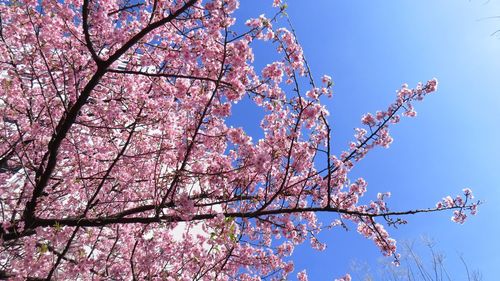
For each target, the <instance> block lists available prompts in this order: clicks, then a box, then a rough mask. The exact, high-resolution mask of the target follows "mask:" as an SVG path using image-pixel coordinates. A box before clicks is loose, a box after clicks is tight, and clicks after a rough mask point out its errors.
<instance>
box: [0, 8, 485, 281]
mask: <svg viewBox="0 0 500 281" xmlns="http://www.w3.org/2000/svg"><path fill="white" fill-rule="evenodd" d="M269 5H271V3H269ZM272 5H273V6H274V7H275V12H276V14H275V15H272V16H271V17H265V16H263V15H262V16H260V17H257V18H254V19H249V20H247V21H246V29H245V30H243V31H241V28H236V27H235V18H234V16H233V12H234V11H235V10H236V9H237V8H238V1H237V0H207V1H201V0H169V1H163V0H146V1H128V0H116V1H111V0H110V1H97V0H82V1H76V0H64V1H55V0H41V1H39V0H20V1H2V2H1V4H0V60H1V61H0V83H1V89H2V90H1V95H0V114H1V117H2V119H1V121H0V139H1V141H0V204H1V205H0V212H1V213H0V214H1V228H0V243H1V248H0V249H1V252H0V276H1V277H2V278H10V279H14V280H16V279H17V280H24V279H28V280H51V279H59V280H70V279H79V280H90V279H98V280H100V279H113V280H122V279H125V280H130V279H132V280H139V279H148V280H150V279H155V280H262V279H273V280H279V279H282V278H287V276H289V275H290V274H291V272H292V271H293V270H294V266H293V262H292V260H291V259H290V257H289V256H290V255H291V254H292V252H293V249H294V247H295V246H296V245H298V244H300V243H303V242H305V241H310V243H311V245H312V247H314V248H316V249H318V250H322V249H324V248H325V245H324V244H323V243H321V242H320V241H319V240H318V239H317V234H318V233H319V232H320V231H322V230H324V229H327V228H332V227H342V226H346V225H349V224H353V225H356V226H357V230H358V232H359V233H360V234H361V235H363V236H365V237H366V238H368V239H371V240H373V242H374V243H375V244H376V246H378V247H379V248H380V250H381V251H382V253H383V254H384V255H387V256H391V255H392V256H394V258H395V259H397V257H398V256H397V253H396V241H395V240H393V239H392V238H391V237H390V236H389V234H388V232H387V230H386V229H385V228H384V225H385V226H386V227H387V226H388V225H389V226H390V225H395V224H400V223H405V221H404V220H403V219H402V217H403V216H404V215H410V214H416V213H424V212H434V211H441V210H451V211H452V212H454V215H453V220H454V221H456V222H459V223H463V222H464V220H465V218H466V215H467V214H469V213H472V214H474V213H475V212H476V206H477V203H478V202H473V201H472V198H473V197H472V193H471V191H470V190H469V189H464V194H463V195H462V196H457V197H455V198H452V197H446V198H445V199H443V200H442V201H440V202H439V203H438V205H437V206H436V207H433V208H429V209H416V210H403V211H392V210H390V209H389V208H388V206H387V205H386V203H385V200H386V198H387V197H389V195H390V194H388V193H381V194H379V196H378V197H377V198H374V199H373V200H371V201H370V200H369V199H368V200H366V199H363V200H361V197H362V196H363V194H364V193H365V191H366V187H367V183H366V181H365V180H364V179H362V178H359V179H352V180H350V179H349V172H350V171H351V169H352V168H353V167H354V165H355V164H356V162H358V161H360V160H361V159H362V158H363V157H364V156H365V155H366V154H367V153H368V152H369V151H370V150H371V149H373V148H375V147H377V146H382V147H388V146H389V145H390V144H391V142H392V138H391V136H390V134H389V126H391V125H393V124H395V123H398V122H399V119H400V115H404V116H410V117H411V116H415V114H416V113H415V110H414V107H413V104H414V102H415V101H418V100H421V99H423V98H424V97H426V96H427V95H429V94H430V93H433V92H434V91H435V90H436V87H437V81H436V80H435V79H431V80H429V81H427V82H426V83H423V84H418V85H416V87H415V88H409V87H408V85H403V86H402V87H401V88H400V89H399V90H398V92H397V96H396V100H395V102H394V103H393V104H391V105H389V107H388V108H387V109H386V110H383V111H378V112H376V113H375V114H366V115H364V116H363V117H362V120H361V122H362V126H361V127H362V128H358V129H356V132H355V138H354V141H353V142H352V143H350V144H349V145H348V147H347V148H346V150H345V152H343V153H341V154H340V155H333V153H332V152H331V151H332V149H331V145H332V133H331V127H330V125H329V118H328V111H327V109H326V108H325V106H324V105H322V103H321V100H323V99H325V98H328V97H330V96H331V95H332V87H333V82H332V80H331V78H330V77H329V76H326V75H325V76H323V77H322V79H321V80H315V79H314V77H313V75H312V74H311V71H310V69H309V66H308V64H307V61H306V60H305V59H304V54H303V52H302V49H301V46H300V44H299V43H298V42H297V40H296V36H295V33H294V31H293V28H290V25H289V22H288V21H287V20H286V19H287V16H286V13H285V9H286V6H285V5H284V4H282V3H281V2H280V1H279V0H274V1H273V3H272ZM237 31H238V32H237ZM256 41H263V42H264V44H269V45H270V46H272V47H273V48H274V49H275V50H276V52H277V54H278V55H279V57H280V59H278V60H276V61H270V62H269V64H268V65H267V66H265V67H264V68H263V69H261V70H260V69H256V68H255V67H254V65H253V60H254V53H253V51H252V44H254V42H256ZM304 80H305V81H307V82H306V83H304V82H303V81H304ZM243 99H246V100H248V101H249V102H251V103H252V104H254V105H255V106H256V107H259V108H260V109H261V110H262V111H263V112H264V113H265V114H264V117H263V119H262V120H261V122H260V126H261V129H262V131H263V135H264V137H262V138H260V139H255V140H254V139H252V137H251V136H250V135H249V134H247V133H246V132H245V130H243V129H242V128H240V127H236V128H234V127H231V126H229V125H228V119H229V118H230V117H231V116H234V115H237V114H242V113H241V112H238V111H237V110H233V107H234V105H235V104H236V103H237V102H238V101H241V100H243ZM466 212H467V213H466ZM318 213H325V214H327V215H326V216H324V217H325V218H329V220H328V221H321V222H320V221H319V220H318V219H317V214H318ZM298 278H299V279H300V280H307V275H306V273H305V272H303V271H301V272H299V273H298ZM349 279H350V277H349V276H346V277H344V278H343V279H342V280H349Z"/></svg>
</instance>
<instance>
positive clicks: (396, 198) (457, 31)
mask: <svg viewBox="0 0 500 281" xmlns="http://www.w3.org/2000/svg"><path fill="white" fill-rule="evenodd" d="M241 2H242V3H241V10H240V11H238V13H237V17H238V20H239V21H240V23H241V21H243V20H244V19H245V18H248V17H256V16H258V15H259V14H261V13H266V14H267V15H271V13H272V10H271V9H270V8H269V7H270V5H271V2H272V1H270V0H269V1H264V0H253V1H249V0H246V1H245V0H243V1H241ZM288 14H289V15H290V17H291V19H292V21H293V24H294V27H295V29H296V32H297V36H298V38H299V40H300V42H301V43H302V46H303V48H304V53H305V55H306V57H307V59H308V61H309V63H310V65H311V68H312V70H313V73H314V74H315V76H316V77H317V79H319V78H320V77H321V75H323V74H329V75H331V76H332V77H333V80H334V82H335V88H334V92H335V95H334V98H333V99H332V100H329V101H327V102H326V103H327V105H328V108H329V110H330V113H331V116H330V120H331V122H332V124H333V130H334V132H333V140H334V141H333V145H334V149H335V151H337V152H338V151H341V150H343V149H345V148H346V145H347V143H348V142H349V141H350V140H351V139H352V135H353V128H355V127H357V126H359V124H360V117H361V115H362V114H364V113H366V112H375V111H376V110H378V109H384V108H386V107H387V105H388V104H389V103H390V102H392V101H393V99H394V96H395V90H396V89H397V88H398V87H399V86H400V85H401V84H402V83H403V82H407V83H409V84H410V86H414V85H415V84H416V83H417V82H418V81H424V82H425V81H426V80H428V79H431V78H433V77H437V78H438V80H439V90H438V92H437V93H436V94H433V95H431V96H428V97H427V98H426V100H424V101H423V102H420V103H418V104H416V109H417V111H418V116H417V118H413V119H409V118H404V119H403V120H402V123H400V124H398V125H397V126H394V127H393V128H392V130H391V132H392V135H393V137H394V139H395V141H394V143H393V144H392V146H391V147H390V148H389V149H376V150H375V151H372V152H371V153H370V154H369V155H368V156H367V157H366V158H365V159H364V160H363V161H362V162H361V163H359V164H358V165H357V167H356V168H355V169H354V171H353V172H352V174H351V178H356V177H358V176H363V177H364V178H365V179H366V180H367V181H368V184H369V185H368V189H369V192H368V194H367V197H368V198H370V196H372V197H373V196H374V195H375V194H376V192H379V191H391V192H392V194H393V196H392V198H391V200H390V201H389V204H390V207H391V208H392V209H393V210H406V209H414V208H419V207H432V206H434V205H435V203H436V202H437V201H439V200H440V199H441V198H442V197H444V196H446V195H456V194H459V193H460V192H461V190H462V188H464V187H470V188H472V190H473V191H474V194H475V196H476V198H477V199H480V200H484V201H485V204H484V205H482V206H481V207H480V209H479V213H478V215H477V216H475V217H472V218H470V219H469V220H468V221H467V222H466V224H465V225H457V224H455V223H452V222H451V221H450V217H451V214H450V213H439V214H437V213H435V214H426V215H418V216H412V217H407V219H408V221H409V224H408V225H406V226H402V227H400V228H399V229H397V230H394V229H391V230H390V232H391V233H392V235H393V237H395V238H397V239H400V240H404V239H418V238H419V237H420V235H427V236H429V237H432V238H433V239H434V240H436V241H437V247H438V249H439V250H440V251H442V252H444V253H445V254H446V256H447V257H448V259H447V262H446V264H447V265H448V269H449V271H450V272H452V273H453V274H455V276H456V278H458V280H461V279H463V278H464V276H465V273H464V271H463V266H462V265H461V264H460V261H459V258H458V254H460V253H463V254H464V257H465V259H466V260H467V261H468V264H469V266H470V267H471V268H477V269H479V270H480V271H481V272H482V274H483V277H484V279H483V280H496V279H495V277H496V276H499V275H500V268H499V267H498V265H499V264H500V241H499V238H498V237H499V235H498V233H499V232H500V226H499V224H500V218H499V215H500V187H499V178H500V148H499V145H500V110H499V109H500V75H499V74H500V37H495V36H490V35H491V33H493V32H494V31H496V30H497V29H500V18H492V19H485V18H487V17H491V16H500V1H496V0H490V1H488V2H486V1H477V0H470V1H468V0H420V1H386V0H384V1H382V0H380V1H360V0H353V1H340V0H337V1H332V0H321V1H320V0H317V1H298V0H291V1H288ZM255 52H256V61H257V64H265V63H268V62H270V61H271V59H272V56H271V55H270V53H269V49H265V48H262V49H261V48H260V47H259V46H257V47H256V48H255ZM240 108H242V107H240ZM240 113H241V112H240ZM236 114H238V113H236ZM243 114H248V112H243ZM241 120H244V119H241ZM243 125H244V126H248V128H249V129H250V130H252V126H255V125H254V124H250V123H246V124H243ZM255 132H257V131H255ZM320 238H322V241H323V242H327V243H328V248H327V250H325V251H324V252H317V251H315V250H312V249H310V247H309V245H304V246H301V247H299V248H298V249H296V251H295V253H294V259H295V261H296V263H295V264H296V270H301V269H304V268H306V269H307V270H308V273H309V277H310V280H333V279H334V277H338V276H341V275H342V274H344V273H346V272H349V271H350V270H351V269H350V263H351V262H352V261H353V260H358V261H362V262H366V263H368V264H370V265H371V267H372V268H376V267H377V266H378V265H379V263H378V259H379V258H380V256H381V254H380V253H379V251H378V249H377V248H376V247H375V246H374V245H373V243H371V242H370V241H367V240H365V239H364V238H362V237H361V236H360V235H358V234H357V233H356V231H355V229H354V228H353V229H351V231H349V232H345V231H342V230H341V229H336V230H332V231H326V232H324V233H323V234H322V235H321V236H320Z"/></svg>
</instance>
